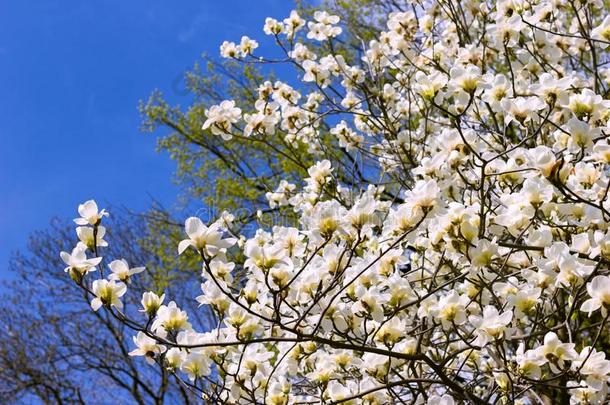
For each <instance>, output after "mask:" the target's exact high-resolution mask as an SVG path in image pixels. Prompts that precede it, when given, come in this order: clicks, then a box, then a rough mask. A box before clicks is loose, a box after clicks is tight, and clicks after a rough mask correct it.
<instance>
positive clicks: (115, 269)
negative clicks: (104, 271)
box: [108, 259, 146, 282]
mask: <svg viewBox="0 0 610 405" xmlns="http://www.w3.org/2000/svg"><path fill="white" fill-rule="evenodd" d="M108 267H110V271H111V272H112V273H111V274H110V275H109V276H108V280H117V281H123V282H125V281H129V278H130V277H131V276H133V275H134V274H138V273H141V272H143V271H144V270H146V269H145V268H144V267H133V268H129V264H128V263H127V260H125V259H121V260H114V261H112V262H110V263H109V264H108Z"/></svg>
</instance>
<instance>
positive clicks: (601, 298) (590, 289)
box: [580, 276, 610, 316]
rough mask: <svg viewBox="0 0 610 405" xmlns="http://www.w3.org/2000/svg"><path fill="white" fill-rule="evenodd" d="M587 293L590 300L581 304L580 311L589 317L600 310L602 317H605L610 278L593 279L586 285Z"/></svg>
mask: <svg viewBox="0 0 610 405" xmlns="http://www.w3.org/2000/svg"><path fill="white" fill-rule="evenodd" d="M587 293H588V294H589V296H590V297H591V298H589V299H588V300H586V301H585V302H583V303H582V305H581V306H580V310H581V311H583V312H587V313H588V314H589V316H591V314H592V313H593V312H594V311H597V310H598V309H601V312H602V315H603V316H606V314H607V313H608V308H609V307H610V277H608V276H595V277H593V280H592V281H591V282H589V283H587Z"/></svg>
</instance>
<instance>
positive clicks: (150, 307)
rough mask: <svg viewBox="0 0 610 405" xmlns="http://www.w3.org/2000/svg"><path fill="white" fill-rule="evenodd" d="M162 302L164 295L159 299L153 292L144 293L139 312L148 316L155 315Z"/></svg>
mask: <svg viewBox="0 0 610 405" xmlns="http://www.w3.org/2000/svg"><path fill="white" fill-rule="evenodd" d="M163 300H165V294H161V296H160V297H159V296H158V295H157V294H155V293H154V292H151V291H146V292H145V293H144V294H142V301H141V303H142V309H141V310H140V311H141V312H146V313H147V314H148V315H150V316H152V315H155V314H156V313H157V310H158V309H159V307H160V306H161V304H163Z"/></svg>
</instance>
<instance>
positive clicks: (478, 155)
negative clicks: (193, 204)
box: [61, 0, 610, 404]
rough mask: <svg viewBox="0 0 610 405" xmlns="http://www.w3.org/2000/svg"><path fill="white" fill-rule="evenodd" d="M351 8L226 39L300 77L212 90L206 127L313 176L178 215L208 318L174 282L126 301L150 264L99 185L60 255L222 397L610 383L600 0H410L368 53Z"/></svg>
mask: <svg viewBox="0 0 610 405" xmlns="http://www.w3.org/2000/svg"><path fill="white" fill-rule="evenodd" d="M343 28H345V27H343V26H341V23H340V19H339V17H338V16H336V15H333V14H329V13H327V12H325V11H318V12H316V13H314V15H313V19H312V20H311V21H305V20H304V19H302V18H301V17H300V16H299V15H298V14H297V13H295V12H293V13H291V15H290V16H288V17H287V18H286V19H284V20H281V21H278V20H275V19H271V18H269V19H267V20H266V22H265V26H264V32H265V34H267V35H269V36H271V37H272V38H273V39H274V40H275V42H276V44H277V46H278V49H279V52H280V56H273V57H262V56H259V55H258V54H257V53H256V49H257V47H258V43H257V42H256V41H255V40H253V39H250V38H248V37H242V38H241V41H240V42H239V43H233V42H224V43H223V44H222V46H221V54H222V56H223V57H226V58H232V59H235V60H237V61H240V62H241V63H245V64H260V63H262V64H264V63H273V64H276V63H285V64H287V65H289V66H292V67H293V68H294V71H295V72H296V73H297V74H296V75H295V76H298V78H299V79H300V81H299V82H297V81H296V80H295V81H294V83H290V82H289V81H288V80H284V81H275V82H271V81H265V82H262V81H261V83H259V85H258V87H257V92H256V94H257V96H256V99H255V100H252V105H250V106H248V107H244V106H241V107H240V106H239V105H237V104H236V103H235V101H233V100H225V101H222V102H219V103H218V104H217V105H214V106H212V107H210V108H208V109H206V110H205V111H204V114H205V122H204V123H203V130H206V131H208V133H209V136H210V137H212V139H214V141H215V142H222V143H223V144H227V145H231V143H233V142H238V143H239V144H240V145H248V144H252V145H258V144H264V145H266V148H267V149H266V153H268V154H269V156H268V157H267V158H268V161H269V162H272V163H273V164H275V163H277V162H279V161H280V160H279V159H280V158H281V159H284V160H286V161H290V162H292V163H293V164H294V165H295V167H300V168H302V169H303V170H304V171H305V172H306V174H304V175H303V177H302V178H299V179H296V180H294V179H293V178H289V179H277V184H276V188H275V189H274V190H271V191H267V192H266V193H263V190H261V193H263V194H264V195H265V197H266V198H267V201H268V205H269V208H270V209H275V210H278V211H279V212H286V213H287V212H290V213H293V214H295V215H296V216H297V224H296V226H284V225H285V224H277V225H276V226H273V227H270V226H267V227H265V226H262V227H261V228H260V229H258V230H257V231H256V232H255V233H254V234H252V235H241V234H240V231H239V229H237V228H236V226H235V223H236V220H237V219H238V218H236V217H235V216H234V215H232V214H231V213H228V212H223V213H222V215H220V216H219V217H218V218H217V220H215V221H212V222H211V223H208V224H206V223H204V222H203V221H202V220H201V219H199V218H196V217H192V218H188V219H187V220H186V222H185V227H184V231H185V233H186V238H185V239H184V240H183V241H182V242H180V243H179V244H178V246H177V250H178V254H180V255H190V256H191V257H197V258H198V260H200V263H201V266H202V284H201V290H202V294H201V295H199V296H198V297H196V299H197V301H198V302H199V303H200V304H201V305H202V306H204V307H205V308H207V309H211V310H212V311H213V312H214V314H215V317H216V324H215V325H214V326H213V327H210V328H208V329H205V330H204V329H199V330H198V329H197V328H194V327H193V326H192V325H191V323H190V322H189V319H190V318H189V317H192V316H193V314H188V313H187V312H186V311H184V310H183V309H181V308H180V307H179V306H178V305H177V304H176V302H175V301H174V300H175V299H176V297H170V296H169V295H167V294H166V295H161V296H160V295H158V294H155V293H154V292H145V293H144V294H143V295H142V298H141V304H142V306H141V308H139V310H136V309H132V308H127V307H124V306H123V300H124V299H125V297H126V294H129V292H128V291H127V290H128V288H127V286H128V283H129V281H130V280H131V279H133V278H138V277H140V275H139V274H141V269H139V268H137V267H136V268H130V266H129V264H126V263H124V262H122V261H120V258H118V257H112V258H110V259H111V261H109V263H108V264H107V265H104V264H102V259H105V257H104V258H103V257H102V255H103V249H104V247H103V245H104V244H105V243H106V241H102V239H101V235H100V229H101V227H102V223H103V222H104V221H105V216H107V213H106V212H105V211H104V210H101V211H100V210H99V209H98V207H97V205H96V204H95V202H93V201H87V202H85V203H84V204H82V205H80V206H79V209H78V212H79V214H80V217H79V218H77V219H76V220H75V222H76V223H77V224H79V225H80V226H81V228H80V229H81V231H80V235H88V239H87V240H89V241H90V243H84V244H80V245H79V246H76V247H75V248H74V250H73V251H72V252H71V253H68V252H62V254H61V256H62V259H63V260H64V262H65V263H66V272H67V273H68V274H69V276H70V277H71V278H72V279H73V280H74V281H75V283H76V284H77V285H78V286H79V287H80V288H82V289H83V290H84V291H85V292H86V293H87V294H88V295H89V297H90V299H91V306H92V308H93V310H94V311H98V310H101V309H102V307H103V310H104V311H107V313H109V314H110V315H111V316H112V317H114V318H115V320H116V321H117V322H120V323H122V324H124V325H126V326H128V327H129V328H131V329H132V330H133V331H134V338H133V342H134V348H133V351H131V352H130V355H131V356H142V357H144V358H145V359H146V360H147V361H148V362H149V363H150V364H152V365H153V366H155V364H156V366H155V367H160V368H161V369H162V370H165V371H166V372H171V373H174V374H175V375H176V376H177V378H180V379H181V381H182V382H183V384H184V385H185V386H187V387H188V388H189V389H190V390H192V391H193V392H197V393H198V395H201V396H202V397H203V398H204V399H205V400H207V401H210V402H223V403H271V404H286V403H344V402H345V403H349V402H352V403H361V402H365V403H375V404H382V403H397V402H408V403H431V404H438V403H442V404H452V403H456V402H463V403H475V404H484V403H525V404H530V403H531V404H533V403H540V404H545V403H583V404H591V403H603V402H605V401H606V400H607V399H608V378H609V375H610V360H608V359H607V358H606V357H607V355H606V353H607V352H608V350H610V331H609V330H608V317H609V316H610V314H609V312H608V310H609V309H610V276H609V270H608V265H609V263H610V233H608V220H609V219H610V211H609V210H610V202H609V201H608V191H609V190H610V179H609V177H608V174H609V169H608V166H607V164H608V163H610V145H609V144H608V142H607V131H608V119H609V118H610V101H609V100H608V96H609V91H608V86H609V84H610V69H608V68H607V67H606V65H607V64H608V62H609V60H608V56H609V55H608V52H607V49H608V46H609V45H610V17H607V16H605V15H604V4H602V2H577V1H561V0H559V1H553V2H551V1H533V2H527V1H517V0H512V1H500V2H452V1H445V0H443V1H440V0H439V1H430V2H428V1H425V2H412V3H409V7H408V8H407V9H405V10H404V11H399V12H393V13H391V14H390V15H389V16H387V29H386V30H385V31H383V32H381V33H380V34H379V35H377V38H376V39H373V40H371V41H369V42H368V43H367V44H365V43H362V44H361V48H360V49H359V50H358V52H356V53H349V52H345V51H344V48H342V47H341V46H340V44H341V43H342V38H343V36H344V35H346V33H344V32H343ZM257 150H259V151H260V149H257ZM302 154H305V155H306V156H312V157H314V159H313V161H312V162H311V163H307V160H303V159H301V156H303V155H302ZM248 162H249V161H248V160H247V159H246V160H244V161H238V162H237V163H236V166H235V167H239V168H241V169H242V170H243V171H242V172H240V173H236V175H237V176H242V175H243V176H245V178H247V177H248V174H247V173H248V171H249V170H252V171H255V170H256V169H257V168H258V167H248ZM259 163H260V162H259ZM278 167H279V168H281V167H282V166H281V165H280V166H278ZM278 167H275V170H277V168H278ZM294 173H298V170H297V171H291V174H294ZM274 174H276V172H275V171H274ZM275 177H276V176H273V178H275ZM263 189H264V187H263ZM108 239H109V238H108ZM108 243H112V241H111V240H108ZM106 269H108V270H110V271H109V272H108V271H107V270H106ZM95 270H99V271H97V272H95ZM180 298H183V297H180ZM194 298H195V297H193V299H194Z"/></svg>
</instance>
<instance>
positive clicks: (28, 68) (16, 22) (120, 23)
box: [0, 0, 293, 278]
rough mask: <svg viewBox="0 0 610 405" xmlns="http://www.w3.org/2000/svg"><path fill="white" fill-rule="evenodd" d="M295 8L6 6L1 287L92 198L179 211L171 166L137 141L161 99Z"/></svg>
mask: <svg viewBox="0 0 610 405" xmlns="http://www.w3.org/2000/svg"><path fill="white" fill-rule="evenodd" d="M292 8H293V4H292V2H291V1H290V0H250V1H248V0H198V1H196V0H180V1H170V0H164V1H162V0H128V1H126V0H104V1H83V0H19V1H9V0H0V278H1V277H3V276H5V275H6V273H5V269H6V263H7V261H8V259H9V257H10V254H11V252H12V251H15V250H17V249H21V248H23V247H24V246H25V243H26V241H27V237H28V234H29V233H30V232H32V231H33V230H35V229H40V228H44V227H45V226H46V224H48V222H49V220H50V218H51V217H53V216H58V217H61V218H73V217H74V216H75V213H76V206H77V204H78V203H80V202H82V201H84V200H87V199H89V198H95V199H96V200H97V201H98V202H99V203H100V205H106V204H108V203H112V204H113V205H121V206H126V207H128V208H131V209H135V210H139V209H144V208H146V207H147V206H148V205H149V203H150V201H151V198H154V199H156V200H159V201H160V202H162V203H163V204H165V205H166V206H171V205H172V203H173V202H174V201H175V196H176V191H177V190H176V188H175V186H174V185H173V184H172V182H171V177H172V173H173V170H174V165H173V163H172V162H171V160H169V158H168V157H167V156H164V155H160V154H157V153H156V152H155V137H154V136H152V135H150V134H142V133H140V132H139V122H140V117H139V114H138V111H137V103H138V100H140V99H146V98H147V97H148V95H149V94H150V92H151V91H152V90H153V89H155V88H157V89H160V90H161V91H162V92H163V93H164V94H165V95H166V96H167V98H168V99H170V100H171V101H173V102H175V103H183V104H186V103H188V97H187V96H186V95H185V94H184V93H183V91H182V90H181V86H180V78H181V74H182V72H184V71H185V70H186V69H188V68H190V67H191V66H192V64H193V63H194V62H195V61H196V60H198V58H199V57H200V55H201V53H202V52H207V53H208V54H210V55H217V54H218V47H219V45H220V43H221V42H222V41H223V40H224V39H230V40H234V41H238V40H239V38H240V37H241V35H242V34H245V35H249V36H251V37H255V38H261V37H263V36H264V34H263V33H262V26H263V24H264V19H265V17H267V16H272V17H275V18H278V19H279V18H284V17H286V16H287V15H288V13H289V11H290V10H291V9H292Z"/></svg>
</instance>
